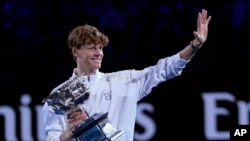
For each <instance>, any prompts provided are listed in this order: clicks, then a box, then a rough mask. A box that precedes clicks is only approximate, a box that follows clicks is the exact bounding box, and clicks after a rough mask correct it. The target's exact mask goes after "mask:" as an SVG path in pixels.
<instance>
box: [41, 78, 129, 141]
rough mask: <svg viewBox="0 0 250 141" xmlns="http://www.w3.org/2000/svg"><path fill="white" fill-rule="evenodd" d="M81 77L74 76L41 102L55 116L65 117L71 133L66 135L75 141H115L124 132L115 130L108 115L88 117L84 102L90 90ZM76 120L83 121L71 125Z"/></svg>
mask: <svg viewBox="0 0 250 141" xmlns="http://www.w3.org/2000/svg"><path fill="white" fill-rule="evenodd" d="M82 75H83V74H82ZM82 75H78V76H75V77H74V78H71V79H69V80H68V81H66V82H65V83H63V84H62V85H61V86H59V88H58V89H56V90H54V91H52V92H51V93H50V95H49V96H48V97H46V98H45V99H44V100H43V102H47V103H48V105H49V106H50V107H51V108H52V110H53V111H54V112H55V113H56V114H59V115H66V116H67V119H68V125H69V129H70V131H71V133H67V134H71V135H68V136H71V138H75V139H76V140H77V141H113V140H115V139H117V138H118V137H120V136H121V135H122V134H123V133H124V132H123V131H121V130H117V129H116V128H115V127H114V126H113V125H112V123H111V122H110V121H109V119H108V113H96V114H94V115H92V116H90V117H89V115H88V113H87V111H86V109H85V107H84V102H85V101H86V100H88V98H89V95H90V89H89V88H88V87H87V86H86V85H85V84H84V80H83V77H81V76H82ZM77 112H80V114H79V113H78V114H77ZM77 116H82V117H77ZM77 118H78V119H83V120H82V121H80V122H81V123H80V124H79V125H78V124H74V123H73V122H75V121H77V120H76V119H77ZM77 122H79V120H78V121H77ZM76 125H77V126H76Z"/></svg>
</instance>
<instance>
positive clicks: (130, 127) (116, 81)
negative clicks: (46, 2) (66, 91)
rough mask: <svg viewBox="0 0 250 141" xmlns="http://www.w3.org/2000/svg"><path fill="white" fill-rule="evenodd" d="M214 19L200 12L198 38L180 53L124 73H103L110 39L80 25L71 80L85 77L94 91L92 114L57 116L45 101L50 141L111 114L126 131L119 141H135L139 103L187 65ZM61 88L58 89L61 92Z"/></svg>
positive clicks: (73, 36)
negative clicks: (93, 118) (96, 116)
mask: <svg viewBox="0 0 250 141" xmlns="http://www.w3.org/2000/svg"><path fill="white" fill-rule="evenodd" d="M210 20H211V16H207V11H206V10H205V9H202V11H201V12H199V13H198V19H197V31H194V32H193V34H194V39H193V40H192V41H191V42H190V44H188V45H187V46H186V47H185V48H184V49H183V50H181V51H180V52H178V53H176V54H174V55H172V56H168V57H166V58H162V59H160V60H159V61H158V62H157V64H156V65H154V66H150V67H146V68H144V69H143V70H123V71H118V72H112V73H102V72H100V71H99V69H100V68H101V62H102V59H103V56H104V54H103V48H104V47H105V46H107V45H108V43H109V39H108V37H107V36H105V35H104V34H103V33H101V32H100V31H99V30H98V29H97V28H96V27H94V26H91V25H87V24H85V25H83V26H77V27H76V28H74V29H73V30H72V31H71V32H70V34H69V36H68V40H67V41H68V47H69V49H70V51H71V53H72V56H73V58H74V60H75V62H76V68H75V69H74V70H73V75H72V77H71V78H73V77H75V76H78V75H81V74H84V75H83V76H81V77H83V79H84V83H85V84H86V85H87V86H88V87H89V88H90V95H89V98H88V99H87V100H86V101H85V109H86V111H87V113H88V115H87V114H86V113H84V112H80V111H79V110H77V109H74V110H72V111H71V112H70V113H69V114H68V115H57V114H55V113H54V112H53V111H51V110H50V108H49V106H48V103H47V102H45V104H44V107H43V111H44V124H45V130H46V133H47V137H46V139H47V140H53V141H55V140H58V141H59V140H61V141H67V140H74V139H72V138H71V136H72V131H73V130H74V129H75V128H76V127H78V126H79V125H80V124H81V123H82V122H84V121H86V120H87V118H88V117H89V116H92V115H93V114H95V113H100V112H103V113H106V112H108V117H109V120H110V121H111V122H112V123H113V125H114V126H115V127H117V128H118V129H120V130H123V131H124V134H123V135H121V136H120V137H119V138H118V139H117V141H133V138H134V127H135V118H136V109H137V103H138V101H139V100H141V99H142V98H143V97H145V96H147V95H148V94H149V93H150V92H151V90H152V88H153V87H156V86H157V85H158V84H160V83H162V82H164V81H167V80H169V79H172V78H174V77H177V76H179V75H180V74H181V72H182V70H183V69H184V68H185V66H186V64H187V63H188V62H189V61H190V60H191V58H192V57H193V56H194V55H195V54H196V53H197V52H198V50H199V49H200V48H201V47H202V46H203V44H204V43H205V41H206V40H207V34H208V24H209V22H210ZM59 87H60V86H58V87H57V88H55V89H54V90H53V91H55V90H57V89H58V88H59Z"/></svg>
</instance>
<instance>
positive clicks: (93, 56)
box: [74, 44, 103, 73]
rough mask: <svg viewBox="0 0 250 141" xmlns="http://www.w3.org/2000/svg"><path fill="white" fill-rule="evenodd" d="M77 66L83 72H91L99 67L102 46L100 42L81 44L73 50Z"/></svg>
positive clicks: (101, 57)
mask: <svg viewBox="0 0 250 141" xmlns="http://www.w3.org/2000/svg"><path fill="white" fill-rule="evenodd" d="M74 54H75V56H76V60H77V67H79V68H80V69H81V70H82V71H83V72H85V73H93V72H95V71H96V70H97V69H99V68H101V63H102V59H103V47H102V45H101V44H97V45H94V44H90V45H83V46H81V48H80V49H76V50H75V51H74Z"/></svg>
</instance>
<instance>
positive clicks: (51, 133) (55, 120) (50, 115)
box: [43, 102, 67, 141]
mask: <svg viewBox="0 0 250 141" xmlns="http://www.w3.org/2000/svg"><path fill="white" fill-rule="evenodd" d="M43 119H44V126H45V133H46V141H60V135H61V134H62V132H63V131H64V130H66V128H67V124H66V117H65V116H64V115H57V114H55V113H54V112H53V111H52V110H51V109H50V107H49V106H48V104H47V102H45V103H44V105H43Z"/></svg>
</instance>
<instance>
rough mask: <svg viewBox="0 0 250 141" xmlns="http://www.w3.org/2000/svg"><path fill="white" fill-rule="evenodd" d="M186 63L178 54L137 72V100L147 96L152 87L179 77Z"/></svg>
mask: <svg viewBox="0 0 250 141" xmlns="http://www.w3.org/2000/svg"><path fill="white" fill-rule="evenodd" d="M188 62H189V61H186V60H184V59H182V58H181V57H180V53H177V54H174V55H172V56H169V57H166V58H163V59H160V60H159V61H158V62H157V64H156V65H154V66H150V67H147V68H145V69H143V70H142V71H138V72H136V73H137V78H138V77H141V79H142V80H141V81H138V82H140V83H141V84H140V91H139V100H140V99H141V98H143V97H144V96H146V95H148V94H149V93H150V92H151V91H152V88H153V87H156V86H157V85H158V84H160V83H162V82H164V81H167V80H169V79H172V78H175V77H177V76H180V75H181V73H182V70H183V69H184V68H185V66H186V64H187V63H188Z"/></svg>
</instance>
